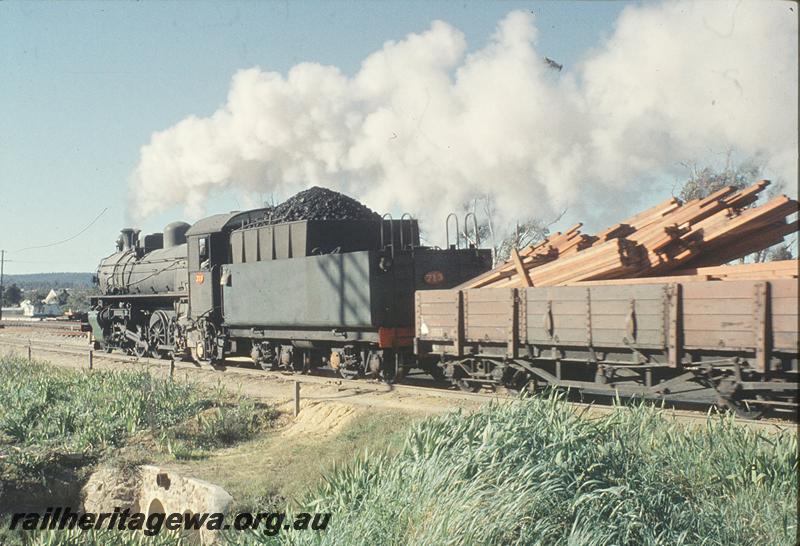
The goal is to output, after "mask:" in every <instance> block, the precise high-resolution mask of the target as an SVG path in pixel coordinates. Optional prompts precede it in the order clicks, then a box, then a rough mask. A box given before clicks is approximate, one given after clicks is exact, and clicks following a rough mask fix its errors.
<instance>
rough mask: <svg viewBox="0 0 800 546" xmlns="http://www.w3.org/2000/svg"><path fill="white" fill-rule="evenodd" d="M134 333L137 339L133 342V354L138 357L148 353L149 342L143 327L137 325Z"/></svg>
mask: <svg viewBox="0 0 800 546" xmlns="http://www.w3.org/2000/svg"><path fill="white" fill-rule="evenodd" d="M136 333H137V334H138V336H139V339H137V340H136V341H135V342H134V343H133V348H132V349H133V354H135V355H136V356H138V357H139V358H144V357H146V356H148V355H149V354H150V344H149V343H148V342H147V335H146V334H145V330H144V328H142V327H141V326H137V327H136Z"/></svg>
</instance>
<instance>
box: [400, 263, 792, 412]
mask: <svg viewBox="0 0 800 546" xmlns="http://www.w3.org/2000/svg"><path fill="white" fill-rule="evenodd" d="M638 280H639V281H640V282H641V281H642V279H638ZM797 292H798V286H797V279H777V280H769V281H766V280H762V281H759V280H749V281H725V282H718V281H705V282H703V281H698V282H670V283H654V284H629V285H627V284H619V285H579V286H554V287H539V288H478V289H462V290H458V289H454V290H434V291H425V292H417V293H416V337H415V344H416V350H417V351H418V353H419V354H429V355H439V366H440V367H441V369H442V372H443V375H444V376H445V377H446V378H447V379H449V380H450V381H451V382H452V383H454V384H455V385H457V386H459V387H460V388H462V389H464V390H473V391H477V390H478V389H480V388H481V387H482V386H489V387H496V386H504V387H506V388H509V389H513V390H528V391H536V390H537V389H539V388H542V387H545V386H553V387H562V388H569V389H571V390H574V391H580V392H582V393H587V394H592V395H597V394H601V395H610V396H615V395H619V396H622V397H642V398H654V399H665V400H670V401H675V402H697V403H704V404H707V403H709V402H710V403H715V404H717V405H723V406H728V407H731V408H733V409H735V410H736V411H738V412H740V413H744V414H755V413H759V412H762V411H764V410H765V409H769V410H771V412H792V413H794V412H796V411H797V402H798V399H797V390H798V383H797V382H798V293H797Z"/></svg>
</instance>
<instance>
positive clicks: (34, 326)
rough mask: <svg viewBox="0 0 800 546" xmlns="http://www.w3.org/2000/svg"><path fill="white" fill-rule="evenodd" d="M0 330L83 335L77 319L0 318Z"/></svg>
mask: <svg viewBox="0 0 800 546" xmlns="http://www.w3.org/2000/svg"><path fill="white" fill-rule="evenodd" d="M0 331H3V332H8V333H14V332H20V331H36V332H41V333H45V332H49V333H51V334H52V335H56V336H61V337H85V336H86V332H84V331H83V329H82V326H81V323H80V322H77V321H63V320H62V321H56V320H2V321H0Z"/></svg>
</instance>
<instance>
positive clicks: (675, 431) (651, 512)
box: [285, 396, 798, 545]
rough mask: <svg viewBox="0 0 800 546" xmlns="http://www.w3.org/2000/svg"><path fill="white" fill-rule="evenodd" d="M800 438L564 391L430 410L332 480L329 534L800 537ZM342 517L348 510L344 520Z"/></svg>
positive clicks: (485, 538)
mask: <svg viewBox="0 0 800 546" xmlns="http://www.w3.org/2000/svg"><path fill="white" fill-rule="evenodd" d="M797 447H798V446H797V437H796V434H795V433H793V432H786V433H783V434H775V435H771V436H765V435H763V433H758V432H754V431H752V430H750V429H747V428H743V427H740V426H737V425H736V423H735V422H734V420H733V418H731V417H727V416H723V417H720V416H710V417H709V418H708V422H707V423H706V425H705V427H687V426H686V425H682V424H680V423H677V422H675V421H673V420H670V419H669V418H667V417H665V416H663V414H662V413H660V412H659V411H658V410H655V409H652V408H647V407H636V408H630V409H620V410H619V411H617V412H615V413H613V414H609V415H607V416H604V417H600V418H593V419H588V418H582V417H580V416H578V415H576V414H575V413H574V412H573V411H572V410H571V409H569V408H568V407H567V406H566V405H564V404H563V402H562V401H561V400H560V399H559V397H557V396H552V397H550V398H549V399H541V398H532V399H523V400H519V401H514V402H511V403H505V404H501V405H495V406H492V407H488V408H485V409H483V410H481V411H478V412H476V413H473V414H469V415H465V414H463V413H454V414H450V415H447V416H444V417H438V418H433V419H429V420H427V421H425V422H423V423H421V424H420V425H418V426H416V427H415V428H414V429H413V430H412V431H411V432H410V433H409V434H408V436H407V438H406V442H405V446H404V448H403V450H402V452H401V453H400V454H396V455H393V456H386V455H380V454H378V455H376V454H367V455H365V456H364V457H363V458H360V459H359V460H357V461H355V462H353V463H351V464H349V465H346V466H344V467H342V468H340V469H338V470H336V471H334V472H333V473H332V474H331V475H329V476H328V477H327V478H326V482H325V484H324V485H323V486H322V487H321V488H320V489H319V490H318V491H317V492H316V493H315V494H314V495H313V496H312V497H311V498H310V499H309V501H308V502H307V505H308V509H310V510H319V511H326V512H327V511H330V512H333V513H334V523H333V525H332V528H331V529H329V531H328V532H327V533H325V534H320V535H318V534H315V533H295V534H291V535H287V536H285V538H287V539H288V541H289V542H291V543H297V544H300V543H322V544H334V543H335V544H401V543H403V544H564V545H569V544H631V545H634V544H636V545H638V544H717V545H728V544H793V543H794V538H795V533H796V531H797V522H796V517H795V516H796V513H795V508H796V502H797V485H798V484H797V470H798V464H797ZM336 515H338V517H339V518H340V519H339V520H338V524H337V521H336Z"/></svg>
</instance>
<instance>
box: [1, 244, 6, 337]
mask: <svg viewBox="0 0 800 546" xmlns="http://www.w3.org/2000/svg"><path fill="white" fill-rule="evenodd" d="M5 261H6V251H5V250H0V320H3V266H4V265H5ZM2 327H3V325H2V324H0V328H2Z"/></svg>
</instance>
